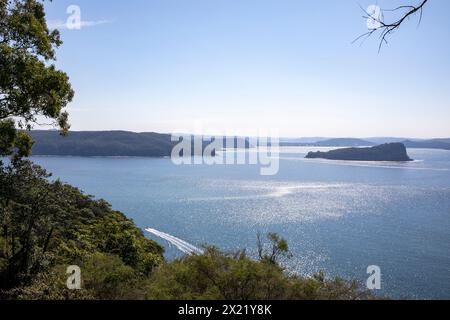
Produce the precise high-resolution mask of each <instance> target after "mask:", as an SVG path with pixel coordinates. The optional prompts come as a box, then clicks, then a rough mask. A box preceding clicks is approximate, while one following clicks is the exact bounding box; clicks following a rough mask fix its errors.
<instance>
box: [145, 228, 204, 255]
mask: <svg viewBox="0 0 450 320" xmlns="http://www.w3.org/2000/svg"><path fill="white" fill-rule="evenodd" d="M145 231H147V232H149V233H151V234H153V235H155V236H157V237H159V238H161V239H164V240H166V241H167V242H169V243H170V244H172V245H174V246H175V247H176V248H178V250H180V251H182V252H184V253H186V254H203V250H202V249H200V248H197V247H196V246H193V245H192V244H190V243H188V242H186V241H184V240H181V239H179V238H177V237H174V236H172V235H170V234H168V233H164V232H161V231H158V230H156V229H152V228H147V229H145Z"/></svg>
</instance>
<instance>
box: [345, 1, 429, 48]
mask: <svg viewBox="0 0 450 320" xmlns="http://www.w3.org/2000/svg"><path fill="white" fill-rule="evenodd" d="M427 2H428V0H422V2H421V3H420V4H419V5H417V6H412V5H409V6H408V5H405V6H399V7H397V8H395V9H386V10H382V12H386V11H391V12H395V11H402V10H406V12H404V13H403V15H402V16H401V17H400V18H399V19H398V20H396V21H394V22H390V23H387V22H385V21H383V20H384V19H382V18H379V17H374V16H372V15H369V14H368V13H367V12H366V10H364V9H363V8H361V9H362V10H363V11H364V13H365V14H366V15H365V16H363V18H365V19H372V20H373V21H374V22H376V23H377V24H378V25H379V26H377V27H375V28H373V29H370V30H369V31H368V32H366V33H364V34H362V35H361V36H359V37H358V38H356V39H355V40H354V41H353V42H352V43H355V42H357V41H359V40H361V39H364V40H365V39H366V38H368V37H370V36H372V35H373V34H374V33H376V32H378V31H380V44H379V46H378V51H380V50H381V48H382V46H383V44H387V43H388V41H387V39H388V38H389V36H390V35H391V34H392V33H394V32H395V31H396V30H397V29H399V28H400V26H401V25H402V24H403V23H404V22H405V20H407V19H409V18H410V17H411V16H413V15H415V14H417V13H419V25H420V23H421V22H422V17H423V8H424V6H425V5H426V4H427Z"/></svg>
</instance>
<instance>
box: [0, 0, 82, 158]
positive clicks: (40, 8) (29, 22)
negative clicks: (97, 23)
mask: <svg viewBox="0 0 450 320" xmlns="http://www.w3.org/2000/svg"><path fill="white" fill-rule="evenodd" d="M61 44H62V41H61V39H60V34H59V32H58V31H57V30H53V31H51V30H49V28H48V26H47V23H46V20H45V11H44V4H43V1H39V0H0V156H5V155H11V154H15V155H17V156H19V157H22V156H27V155H29V153H30V151H31V147H32V140H31V138H30V136H29V135H28V134H27V133H25V132H24V131H23V129H27V130H29V129H31V128H32V127H33V125H34V124H36V123H37V121H38V119H40V118H46V119H51V120H52V125H55V126H58V127H59V128H60V129H61V133H62V134H66V133H67V132H68V130H69V127H70V126H69V123H68V113H67V112H65V111H63V109H64V108H65V107H66V106H67V104H68V103H69V102H70V101H72V99H73V96H74V91H73V90H72V88H71V85H70V83H69V77H68V76H67V74H65V73H64V72H62V71H59V70H57V69H56V67H55V66H54V64H52V63H53V62H54V61H55V60H56V56H55V49H56V48H58V47H59V46H60V45H61ZM17 129H19V130H17ZM21 129H22V130H21Z"/></svg>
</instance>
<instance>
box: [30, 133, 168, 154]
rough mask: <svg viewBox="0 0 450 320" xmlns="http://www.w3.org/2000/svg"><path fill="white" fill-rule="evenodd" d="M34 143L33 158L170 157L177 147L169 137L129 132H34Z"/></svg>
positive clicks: (166, 135)
mask: <svg viewBox="0 0 450 320" xmlns="http://www.w3.org/2000/svg"><path fill="white" fill-rule="evenodd" d="M30 134H31V136H32V138H33V140H34V141H35V144H34V146H33V155H37V156H39V155H52V156H82V157H98V156H99V157H101V156H130V157H133V156H134V157H165V156H170V154H171V152H172V148H173V146H174V143H173V142H172V141H171V136H170V135H168V134H158V133H134V132H126V131H82V132H75V131H74V132H70V134H69V135H68V136H67V137H62V136H61V135H60V134H59V133H58V132H57V131H54V130H53V131H40V130H38V131H31V133H30Z"/></svg>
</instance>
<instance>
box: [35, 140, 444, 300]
mask: <svg viewBox="0 0 450 320" xmlns="http://www.w3.org/2000/svg"><path fill="white" fill-rule="evenodd" d="M307 151H310V150H309V149H307V148H285V149H283V150H282V153H281V160H280V172H279V174H278V175H275V176H261V175H260V174H259V173H260V171H259V167H258V166H248V165H241V166H206V165H205V166H175V165H173V164H172V162H171V161H170V159H148V158H62V157H35V158H33V161H35V162H36V163H39V164H41V165H42V166H44V167H45V168H47V169H48V170H49V171H51V172H53V174H54V177H55V178H60V179H61V180H63V181H65V182H68V183H71V184H73V185H75V186H77V187H79V188H81V189H82V190H84V191H85V192H86V193H88V194H92V195H95V196H96V197H98V198H104V199H106V200H107V201H109V202H110V203H111V204H112V205H113V207H114V208H115V209H117V210H120V211H122V212H124V213H125V214H126V215H127V216H128V217H130V218H132V219H133V220H134V221H135V222H136V223H137V225H138V226H140V227H141V228H143V229H144V228H146V227H151V228H154V229H157V230H159V231H162V232H164V233H168V234H170V235H173V236H176V237H178V238H180V239H183V240H185V241H187V242H189V243H191V244H193V245H196V246H201V245H203V244H211V245H216V246H218V247H220V248H222V249H225V250H236V249H242V248H249V252H250V254H252V253H254V252H255V244H256V234H257V232H258V231H260V232H268V231H270V232H277V233H279V234H280V235H282V236H283V237H285V238H286V239H287V240H288V242H289V244H290V248H291V251H292V253H293V255H294V257H293V258H292V259H290V260H289V261H287V262H286V266H287V268H288V269H289V270H290V271H294V272H298V273H300V274H303V275H311V274H313V273H315V272H318V271H321V270H323V271H325V272H326V274H327V275H329V276H341V277H344V278H356V279H358V280H360V281H361V282H363V283H365V281H366V279H367V276H368V275H367V274H366V269H367V267H368V266H369V265H378V266H380V267H381V271H382V291H381V292H380V294H388V295H391V296H393V297H407V298H425V299H426V298H443V299H445V298H447V299H448V298H450V151H441V150H420V149H412V150H409V155H410V156H411V157H412V158H414V159H416V160H418V161H415V162H412V163H407V164H402V163H394V164H392V163H390V164H389V163H350V162H330V161H321V160H304V159H303V157H304V156H305V154H306V152H307ZM148 236H149V237H153V236H152V235H150V234H148ZM154 239H155V240H157V241H159V242H160V243H161V244H164V245H165V246H166V249H167V257H168V258H169V259H171V258H174V257H177V256H180V255H182V254H183V253H182V252H181V251H179V250H178V249H177V248H176V247H175V246H173V247H172V246H170V245H169V243H167V242H165V241H164V240H162V239H158V238H154Z"/></svg>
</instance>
